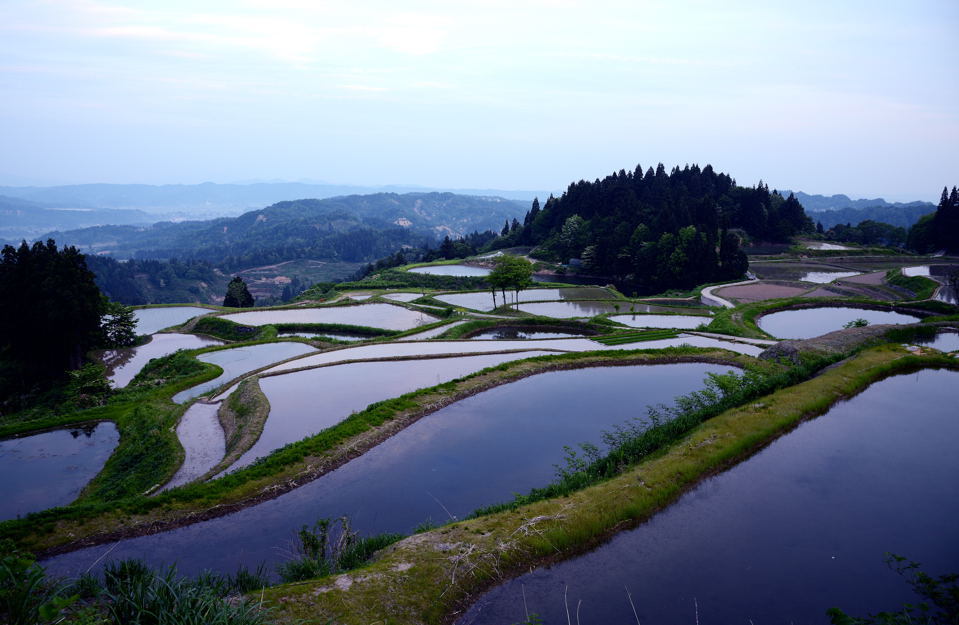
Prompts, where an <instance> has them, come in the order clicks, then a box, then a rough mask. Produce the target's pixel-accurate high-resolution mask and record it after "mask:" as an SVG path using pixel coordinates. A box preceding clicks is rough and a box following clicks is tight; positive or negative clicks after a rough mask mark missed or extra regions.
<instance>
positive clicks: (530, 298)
mask: <svg viewBox="0 0 959 625" xmlns="http://www.w3.org/2000/svg"><path fill="white" fill-rule="evenodd" d="M515 296H516V293H515V292H512V291H507V301H508V302H510V303H512V302H514V301H515V300H514V299H513V298H514V297H515ZM434 299H437V300H439V301H441V302H446V303H447V304H450V305H452V306H461V307H463V308H472V309H473V310H492V309H493V295H492V293H491V292H490V291H480V292H476V293H449V294H447V295H437V296H435V298H434ZM603 299H613V294H612V293H610V292H609V291H607V290H606V289H602V288H597V287H582V288H565V289H525V290H523V291H520V292H519V301H520V302H541V301H549V300H603ZM496 305H497V306H502V305H503V296H502V293H500V292H497V293H496Z"/></svg>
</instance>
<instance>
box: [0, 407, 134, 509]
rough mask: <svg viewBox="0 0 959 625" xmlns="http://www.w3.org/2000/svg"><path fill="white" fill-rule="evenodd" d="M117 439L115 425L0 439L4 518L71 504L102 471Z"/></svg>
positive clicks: (0, 506) (0, 500)
mask: <svg viewBox="0 0 959 625" xmlns="http://www.w3.org/2000/svg"><path fill="white" fill-rule="evenodd" d="M119 441H120V434H119V433H118V432H117V427H116V426H115V425H114V424H112V423H96V424H91V425H89V426H86V427H77V428H69V429H63V430H53V431H52V432H43V433H42V434H34V435H33V436H24V437H22V438H8V439H6V440H2V441H0V476H3V479H2V480H0V520H3V519H13V518H16V517H18V516H23V515H25V514H28V513H30V512H37V511H39V510H46V509H47V508H52V507H54V506H65V505H67V504H68V503H70V502H71V501H73V500H74V499H76V498H77V495H79V494H80V491H81V490H83V487H84V486H86V485H87V482H89V481H90V480H91V479H93V477H94V476H96V474H97V473H99V472H100V469H102V468H103V465H104V464H105V463H106V461H107V458H109V457H110V454H112V453H113V450H114V449H116V446H117V443H118V442H119Z"/></svg>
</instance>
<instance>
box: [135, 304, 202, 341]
mask: <svg viewBox="0 0 959 625" xmlns="http://www.w3.org/2000/svg"><path fill="white" fill-rule="evenodd" d="M211 312H213V311H212V310H210V309H209V308H200V307H199V306H166V307H162V308H137V309H136V310H134V311H133V315H134V316H135V317H136V320H137V328H136V333H137V334H153V333H154V332H159V331H160V330H162V329H163V328H169V327H170V326H178V325H180V324H181V323H183V322H185V321H188V320H190V319H192V318H194V317H196V316H198V315H205V314H207V313H211Z"/></svg>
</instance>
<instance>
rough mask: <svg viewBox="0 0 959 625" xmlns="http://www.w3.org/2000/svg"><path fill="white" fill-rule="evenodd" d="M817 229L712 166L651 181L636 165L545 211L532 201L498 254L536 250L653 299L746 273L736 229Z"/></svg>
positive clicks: (780, 200)
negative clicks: (523, 248)
mask: <svg viewBox="0 0 959 625" xmlns="http://www.w3.org/2000/svg"><path fill="white" fill-rule="evenodd" d="M812 229H813V224H812V221H811V220H810V219H809V218H808V217H807V216H806V214H805V212H804V211H803V208H802V206H801V205H800V204H799V202H798V201H797V200H796V198H795V197H793V196H792V195H790V196H789V197H788V198H784V197H783V196H782V195H780V194H779V193H778V192H776V191H772V192H770V191H769V187H768V186H766V185H764V184H763V183H762V182H760V183H759V184H758V185H757V186H755V187H751V188H750V187H740V186H737V185H736V183H735V181H734V180H733V179H732V178H731V177H730V176H729V175H727V174H722V173H716V172H715V171H714V170H713V168H712V166H710V165H707V166H706V167H704V168H700V167H699V166H698V165H692V166H690V165H687V166H686V167H685V168H683V169H679V168H678V167H676V168H673V170H672V172H670V173H667V172H666V169H665V167H663V165H662V163H660V164H659V165H658V166H657V168H656V169H655V170H653V168H651V167H650V168H649V169H648V170H646V172H645V173H644V172H643V170H642V168H641V167H639V166H637V167H636V169H635V170H634V171H631V172H627V171H625V170H620V171H619V172H618V173H614V174H612V175H610V176H607V177H606V178H605V179H603V180H595V181H594V182H586V181H582V180H581V181H579V182H576V183H573V184H571V185H570V186H569V188H568V189H567V190H566V192H565V193H564V194H563V195H562V197H559V198H554V197H550V198H549V199H548V200H547V201H546V203H545V205H544V206H542V208H541V207H540V205H539V202H538V201H534V202H533V206H532V208H531V209H530V211H529V212H528V213H527V214H526V217H525V219H524V222H523V224H516V225H515V226H513V225H510V227H509V231H508V232H506V230H507V229H506V228H504V230H503V234H502V235H501V237H500V240H499V241H498V242H497V246H500V247H506V246H509V245H523V244H526V245H536V246H538V253H539V254H540V255H542V256H545V257H548V258H550V259H552V260H556V261H560V262H564V263H565V262H567V261H569V259H579V260H580V261H581V263H582V265H583V268H584V269H585V270H586V271H588V272H590V273H594V274H599V275H604V276H609V277H611V278H613V279H615V280H617V281H619V282H621V283H623V284H624V285H626V286H627V287H628V288H630V289H634V290H639V291H647V292H648V291H657V290H662V289H664V288H673V287H679V288H689V287H691V286H694V285H697V284H702V283H705V282H713V281H720V280H730V279H734V278H737V277H739V276H741V275H743V273H744V272H745V271H746V267H747V261H746V257H745V255H744V254H743V253H742V252H741V251H740V249H739V243H740V239H739V236H737V235H736V234H734V233H733V232H732V231H733V230H740V231H742V232H744V233H745V234H747V235H748V236H749V237H752V238H755V239H760V240H765V241H786V240H788V239H789V238H790V237H791V236H793V235H795V234H798V233H801V232H810V231H812Z"/></svg>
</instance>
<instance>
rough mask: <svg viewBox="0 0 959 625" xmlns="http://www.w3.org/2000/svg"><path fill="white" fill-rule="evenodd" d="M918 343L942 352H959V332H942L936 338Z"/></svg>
mask: <svg viewBox="0 0 959 625" xmlns="http://www.w3.org/2000/svg"><path fill="white" fill-rule="evenodd" d="M917 343H919V344H920V345H925V346H926V347H932V348H934V349H938V350H939V351H941V352H954V351H957V350H959V332H940V333H939V334H937V335H936V336H935V338H931V339H928V340H920V341H917Z"/></svg>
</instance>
